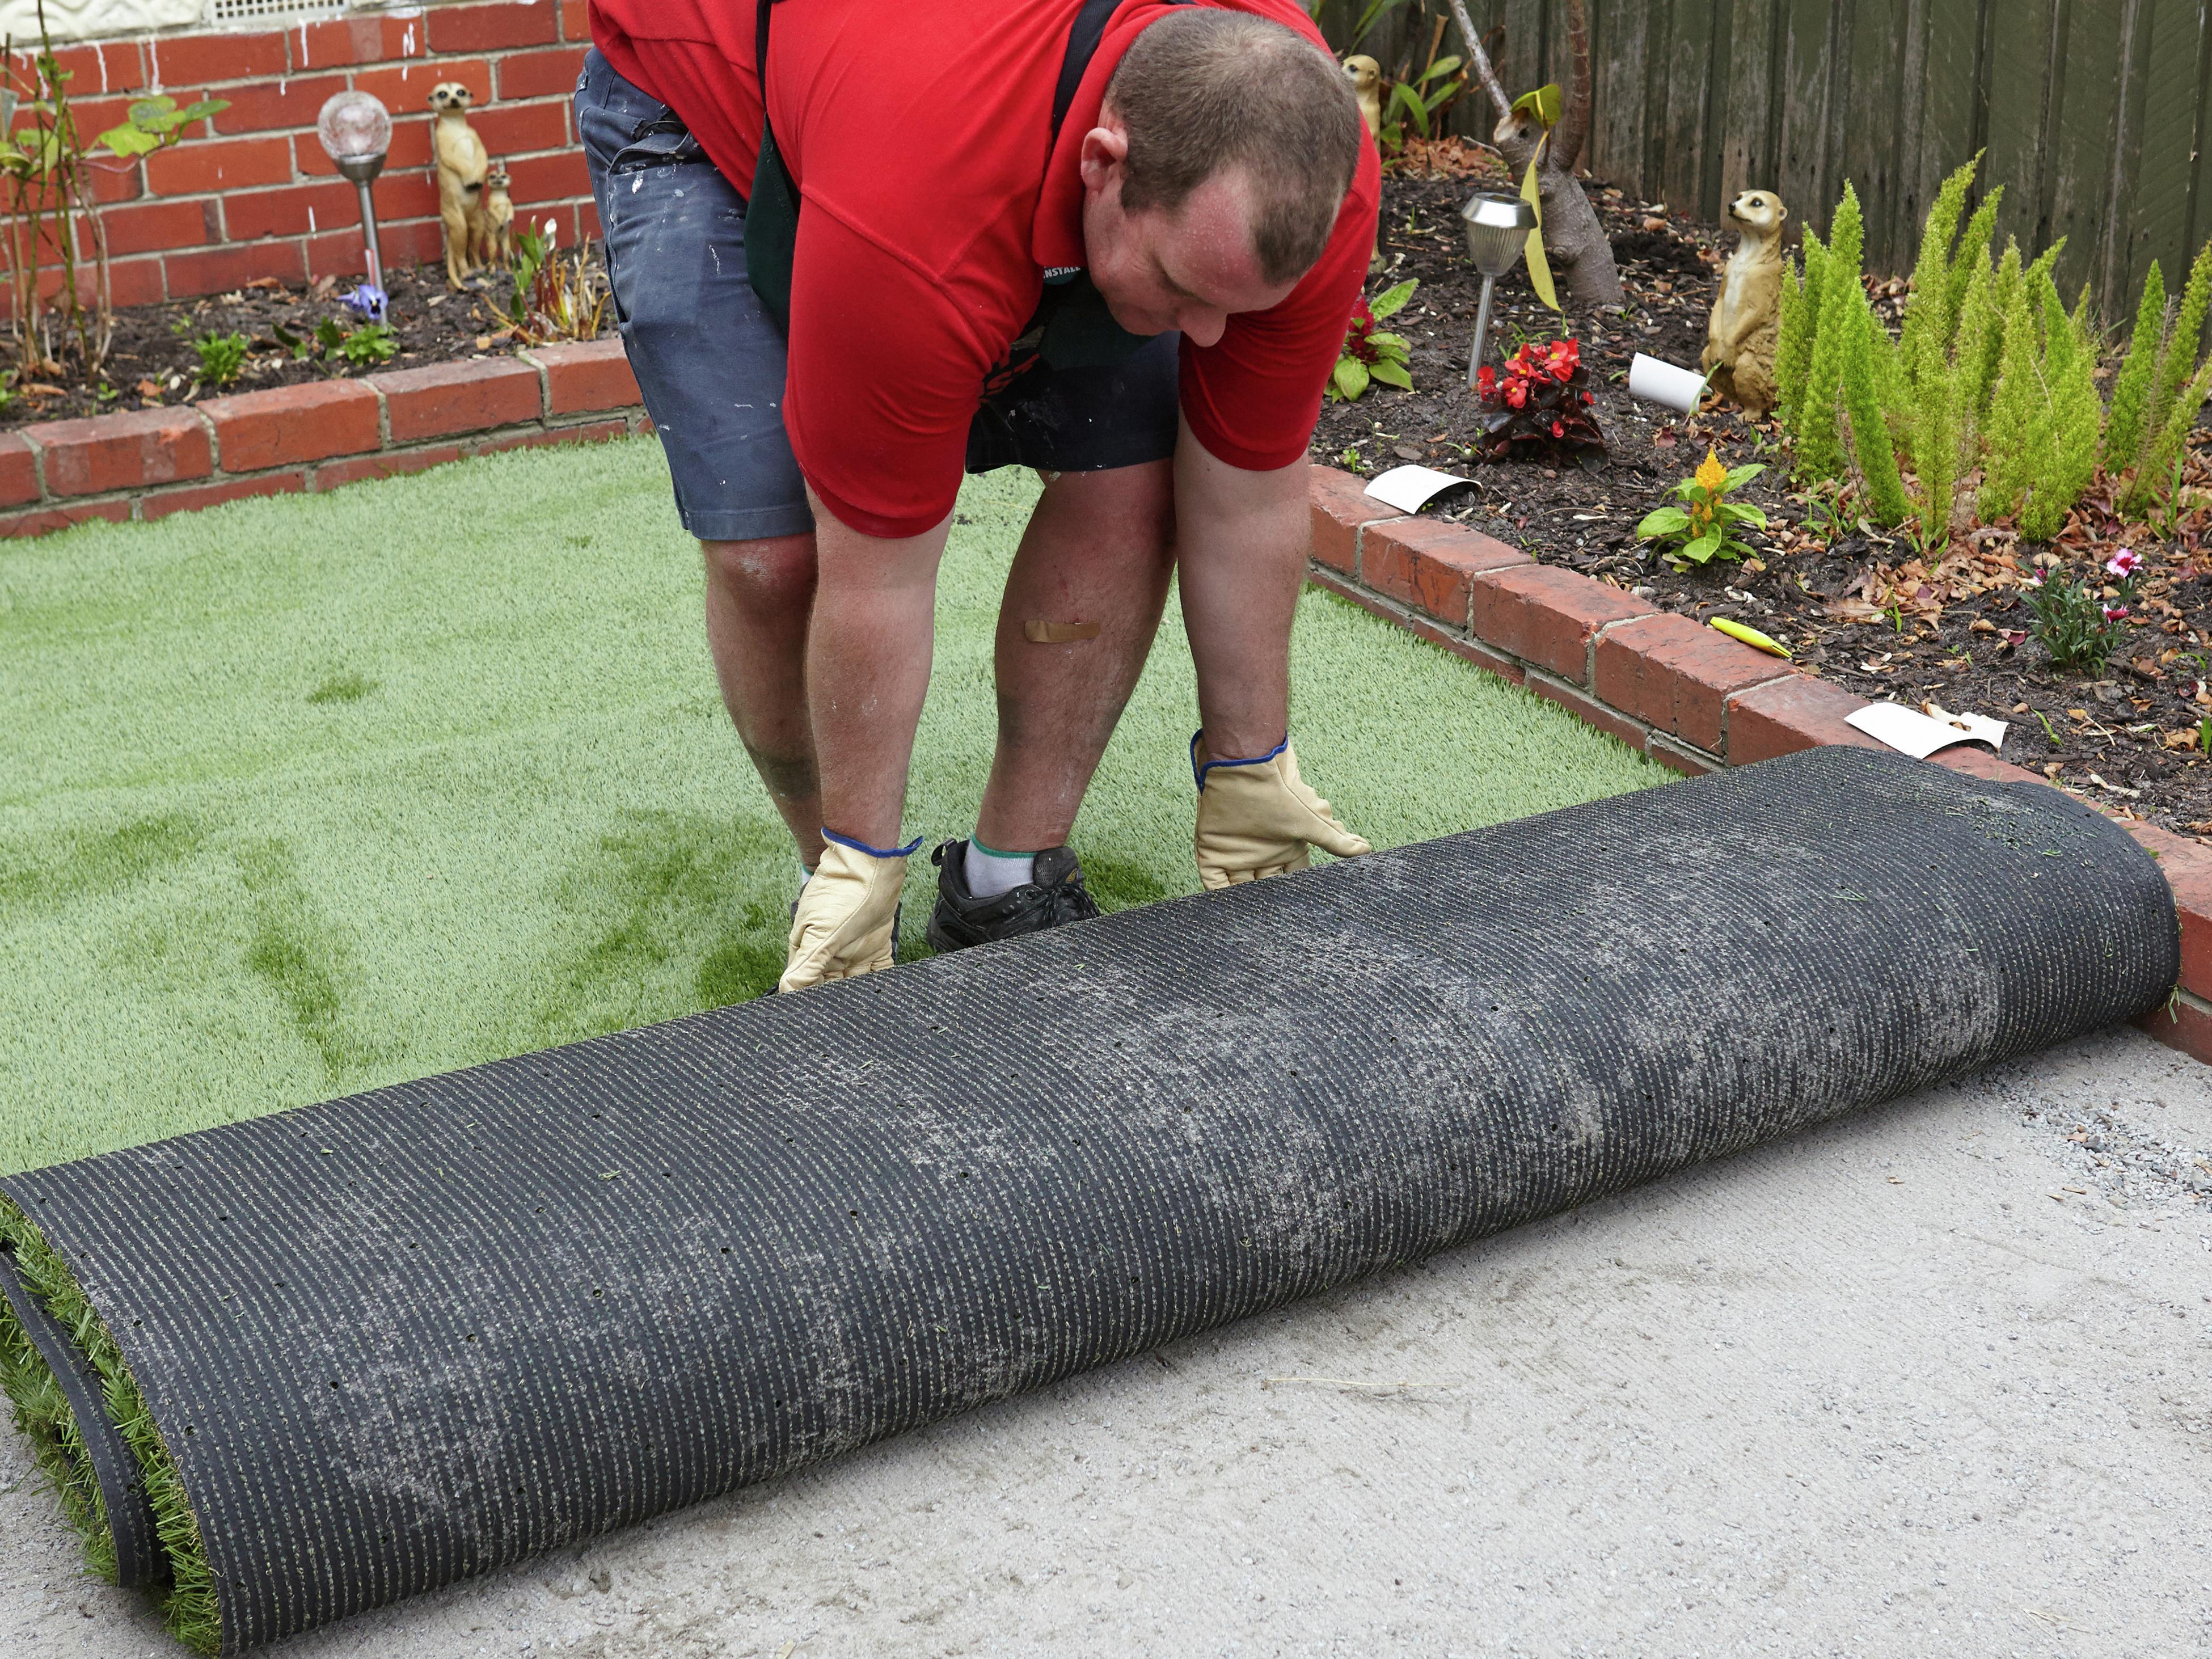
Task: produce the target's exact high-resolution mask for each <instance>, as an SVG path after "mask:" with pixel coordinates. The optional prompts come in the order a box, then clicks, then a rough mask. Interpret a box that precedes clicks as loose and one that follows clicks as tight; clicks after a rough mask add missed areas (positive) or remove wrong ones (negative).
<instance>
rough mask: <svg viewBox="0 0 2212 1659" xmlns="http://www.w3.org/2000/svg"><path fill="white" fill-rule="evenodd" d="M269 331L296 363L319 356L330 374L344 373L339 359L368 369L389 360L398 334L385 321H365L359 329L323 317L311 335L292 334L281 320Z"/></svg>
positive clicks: (348, 365) (347, 363) (396, 353)
mask: <svg viewBox="0 0 2212 1659" xmlns="http://www.w3.org/2000/svg"><path fill="white" fill-rule="evenodd" d="M270 333H271V334H272V335H274V336H275V337H276V343H277V344H278V345H280V346H283V348H284V349H286V350H287V351H289V352H290V353H291V354H292V357H293V361H295V362H303V363H304V362H313V360H314V359H316V358H318V357H319V358H321V359H322V360H323V363H324V366H325V368H328V369H329V370H330V372H331V373H332V374H343V372H344V371H343V369H340V368H337V367H336V365H337V364H338V363H339V362H343V363H344V364H346V365H347V367H349V368H374V366H375V365H377V364H378V363H386V362H391V361H392V358H393V357H394V356H398V351H399V340H398V337H397V336H396V335H394V334H393V333H392V330H391V328H390V326H389V325H386V324H384V323H364V324H362V325H361V326H360V327H359V328H348V327H347V326H346V325H344V324H343V323H341V322H339V321H338V319H337V318H335V317H325V318H323V319H321V320H320V321H319V322H318V323H317V324H316V325H315V326H314V331H313V332H312V333H310V334H304V335H302V334H295V333H294V332H293V331H291V330H290V329H289V328H286V327H285V326H284V325H283V324H282V323H279V324H277V325H276V326H275V327H273V328H271V329H270Z"/></svg>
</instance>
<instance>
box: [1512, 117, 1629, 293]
mask: <svg viewBox="0 0 2212 1659" xmlns="http://www.w3.org/2000/svg"><path fill="white" fill-rule="evenodd" d="M1561 125H1565V123H1564V122H1562V123H1561ZM1543 136H1544V129H1543V125H1542V124H1541V122H1539V121H1538V120H1537V119H1536V118H1535V117H1534V115H1530V114H1526V113H1523V114H1521V115H1512V114H1508V115H1506V116H1504V117H1503V118H1501V119H1500V120H1499V121H1498V126H1497V129H1496V131H1493V132H1492V134H1491V138H1492V142H1493V143H1496V144H1497V146H1498V154H1499V155H1503V156H1504V158H1505V161H1506V165H1507V166H1509V167H1511V168H1512V169H1513V176H1514V177H1515V178H1516V179H1517V178H1520V177H1521V176H1522V175H1523V174H1525V173H1527V172H1528V161H1529V158H1530V157H1532V156H1533V155H1535V153H1536V145H1537V143H1538V142H1539V141H1540V140H1541V138H1542V137H1543ZM1560 154H1561V152H1560V149H1559V145H1558V144H1557V143H1556V142H1554V143H1550V144H1546V145H1545V146H1544V157H1543V160H1542V161H1541V162H1540V163H1539V164H1538V166H1537V168H1536V193H1537V195H1538V196H1539V197H1541V199H1542V201H1543V204H1544V252H1545V253H1546V254H1547V255H1548V256H1549V258H1550V259H1551V261H1552V276H1553V280H1554V281H1555V282H1556V283H1558V284H1559V287H1560V288H1561V289H1564V290H1565V292H1566V293H1567V294H1568V295H1571V296H1572V297H1573V298H1574V299H1576V300H1578V301H1581V302H1583V304H1585V305H1599V306H1617V305H1619V304H1620V303H1621V293H1620V270H1619V269H1618V268H1616V267H1615V266H1614V264H1613V244H1612V243H1611V242H1609V241H1607V240H1606V234H1605V227H1604V226H1602V225H1601V224H1600V223H1599V222H1598V218H1597V210H1596V209H1595V208H1594V207H1592V206H1591V205H1590V199H1589V196H1588V195H1586V194H1585V193H1584V192H1583V187H1582V185H1581V184H1580V183H1578V182H1577V180H1576V178H1575V176H1574V174H1573V173H1570V172H1568V171H1567V169H1566V168H1565V167H1564V166H1563V165H1561V163H1560V161H1559V155H1560Z"/></svg>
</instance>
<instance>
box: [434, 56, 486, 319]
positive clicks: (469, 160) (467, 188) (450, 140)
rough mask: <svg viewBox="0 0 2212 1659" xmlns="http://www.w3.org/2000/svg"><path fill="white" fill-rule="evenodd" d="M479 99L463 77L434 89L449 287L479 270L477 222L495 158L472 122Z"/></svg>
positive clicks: (441, 214)
mask: <svg viewBox="0 0 2212 1659" xmlns="http://www.w3.org/2000/svg"><path fill="white" fill-rule="evenodd" d="M473 101H475V100H473V99H472V98H471V95H470V93H469V89H468V88H466V87H465V86H463V85H462V84H461V83H460V82H459V81H441V82H438V84H437V85H436V86H435V87H433V88H430V107H431V108H432V109H434V110H435V111H436V112H438V118H437V120H436V121H435V122H433V123H432V124H431V128H430V134H431V147H432V149H433V150H434V152H435V155H436V158H437V167H438V217H439V218H440V219H441V221H442V222H444V224H445V227H446V286H447V287H448V288H459V287H460V286H461V283H462V281H463V279H464V278H465V277H466V276H468V274H469V272H470V271H471V270H474V269H475V262H474V261H473V260H472V259H471V258H470V252H471V245H472V242H473V240H474V238H473V237H472V234H471V232H472V230H473V228H474V227H473V226H472V223H471V221H473V220H475V219H476V218H477V217H478V216H480V215H481V214H482V212H483V185H484V174H485V173H487V172H489V170H490V167H491V158H490V157H489V155H486V154H485V152H484V146H483V139H481V138H479V137H477V131H476V129H475V128H474V127H472V126H471V125H469V115H468V111H469V106H470V104H471V103H472V102H473Z"/></svg>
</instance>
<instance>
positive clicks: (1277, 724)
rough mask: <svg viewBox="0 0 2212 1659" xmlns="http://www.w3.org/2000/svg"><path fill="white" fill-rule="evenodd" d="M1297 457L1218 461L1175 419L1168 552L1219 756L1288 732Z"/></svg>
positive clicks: (1202, 712) (1260, 748) (1201, 702)
mask: <svg viewBox="0 0 2212 1659" xmlns="http://www.w3.org/2000/svg"><path fill="white" fill-rule="evenodd" d="M1306 484H1307V478H1306V461H1305V458H1304V456H1300V457H1299V458H1298V459H1297V460H1295V461H1293V462H1291V464H1290V465H1288V466H1285V467H1278V468H1277V469H1276V470H1275V471H1272V472H1248V471H1244V470H1243V468H1241V467H1235V466H1231V465H1229V464H1228V463H1227V462H1225V461H1221V460H1217V459H1215V458H1214V457H1213V456H1212V455H1211V454H1209V453H1207V452H1206V447H1205V446H1204V445H1203V444H1201V443H1200V442H1199V441H1198V439H1197V438H1196V436H1195V435H1194V434H1193V433H1192V432H1191V429H1190V427H1189V424H1188V422H1184V423H1183V424H1182V428H1181V433H1180V435H1179V436H1178V438H1177V439H1176V459H1175V487H1176V489H1175V493H1176V557H1177V560H1178V562H1179V563H1180V566H1181V570H1182V575H1181V581H1182V613H1183V621H1184V623H1185V625H1186V626H1187V628H1188V630H1189V634H1190V654H1191V659H1192V660H1193V662H1194V663H1195V665H1197V669H1198V710H1199V719H1200V723H1201V724H1202V725H1203V726H1205V728H1206V746H1207V748H1208V749H1209V750H1212V753H1213V754H1215V755H1216V756H1218V757H1231V756H1239V757H1242V756H1251V755H1264V754H1266V753H1267V751H1268V750H1271V749H1273V747H1274V746H1275V745H1276V744H1279V743H1280V742H1282V740H1283V738H1284V736H1285V733H1286V732H1287V731H1288V730H1289V726H1290V696H1291V690H1290V653H1291V621H1292V618H1293V616H1294V614H1295V612H1296V611H1297V602H1298V593H1299V591H1300V589H1301V588H1303V587H1304V585H1305V575H1306V557H1307V555H1308V553H1309V551H1310V549H1311V546H1312V542H1313V525H1312V520H1311V518H1310V516H1309V513H1310V509H1309V508H1308V507H1307V501H1306Z"/></svg>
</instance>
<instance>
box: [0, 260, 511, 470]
mask: <svg viewBox="0 0 2212 1659" xmlns="http://www.w3.org/2000/svg"><path fill="white" fill-rule="evenodd" d="M385 283H386V292H387V293H388V294H389V295H390V296H391V298H390V305H389V307H388V313H387V315H386V319H385V320H386V325H388V326H389V327H390V328H391V330H392V337H393V343H395V345H396V346H397V347H398V349H397V350H396V351H395V352H394V353H393V354H392V356H391V357H390V358H388V359H386V361H384V362H361V363H349V362H342V361H341V362H326V361H325V359H324V357H323V356H320V355H318V356H314V357H312V358H308V359H305V360H303V359H301V358H299V357H296V356H294V355H293V352H292V351H291V349H289V348H288V347H287V346H285V344H284V343H283V342H282V341H281V340H279V339H278V338H277V337H276V332H275V331H276V329H279V328H282V329H283V330H285V331H287V332H289V333H290V334H292V335H295V336H297V337H301V338H303V339H304V338H307V337H312V336H313V334H314V331H315V328H316V325H318V324H319V323H320V322H321V321H323V320H324V319H325V318H327V319H330V320H331V321H332V322H334V323H336V324H337V325H338V326H339V327H340V328H342V329H352V328H356V327H358V326H360V324H361V321H362V319H360V318H359V317H358V316H356V314H355V313H353V312H351V311H349V310H348V309H347V307H346V306H345V303H344V297H343V296H344V295H345V294H346V293H347V292H349V290H350V289H351V288H352V286H353V284H352V283H337V282H334V281H332V280H331V279H330V278H328V277H325V278H324V279H323V280H322V281H320V282H318V283H314V284H313V286H311V287H307V288H287V287H286V286H285V285H284V284H283V283H279V282H277V281H276V280H275V279H274V278H273V277H264V278H263V279H262V280H260V281H258V282H255V283H248V284H247V285H246V287H244V288H241V289H234V290H232V291H231V292H230V293H228V294H220V295H212V296H210V297H209V298H206V299H201V300H178V301H165V302H163V303H162V304H160V305H150V306H135V307H131V308H129V309H127V310H122V311H118V312H117V313H115V338H114V344H113V346H112V349H110V351H109V353H108V358H107V373H106V378H105V380H100V381H94V380H86V379H85V378H83V377H82V376H81V375H69V374H63V375H56V376H52V377H50V378H46V379H40V380H28V381H21V380H19V381H18V382H17V383H16V384H15V386H14V388H13V390H14V392H15V395H14V396H13V397H12V398H10V399H9V401H8V402H7V403H6V404H5V405H4V406H0V429H6V428H12V427H20V426H29V425H32V424H34V423H36V422H40V421H60V420H70V419H75V418H77V417H80V416H88V415H106V414H109V413H112V411H114V410H125V409H156V408H162V407H170V406H174V405H176V404H185V403H197V402H198V401H200V400H201V399H202V398H217V397H228V396H232V395H234V394H236V393H238V392H261V391H265V390H267V389H268V388H270V387H271V386H296V385H299V384H301V383H302V382H305V381H313V380H326V379H331V378H333V377H343V376H350V375H360V374H374V373H375V372H376V371H377V370H379V369H392V368H425V367H428V365H430V364H433V363H442V362H455V361H459V360H465V359H468V358H471V357H482V356H491V355H493V354H494V353H501V352H504V351H506V350H507V349H510V348H511V345H512V343H513V336H512V335H511V334H502V333H501V330H502V329H503V328H504V327H505V325H506V323H507V318H506V315H505V312H504V307H505V305H506V302H507V297H508V295H509V293H510V291H511V283H510V282H509V279H508V277H507V275H506V274H505V273H504V272H493V273H490V274H489V275H488V276H483V277H480V278H478V279H477V283H476V284H475V285H472V286H471V287H469V288H466V289H462V290H460V291H459V292H458V293H456V292H454V291H453V290H452V289H448V288H447V286H446V271H445V267H444V266H443V265H413V266H408V267H405V268H404V269H400V270H389V271H386V273H385ZM179 324H181V325H182V327H181V328H180V327H179ZM234 333H236V334H243V335H244V336H246V340H247V342H248V355H247V356H246V362H245V364H244V366H243V368H241V370H240V374H239V375H238V378H237V379H236V380H233V381H232V382H231V383H230V384H228V385H227V386H209V385H206V384H204V382H203V380H202V377H201V374H200V355H199V353H198V352H197V350H196V349H194V348H193V345H192V342H193V340H194V339H195V338H196V337H198V336H201V335H204V334H215V335H218V336H222V335H229V334H234Z"/></svg>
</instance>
